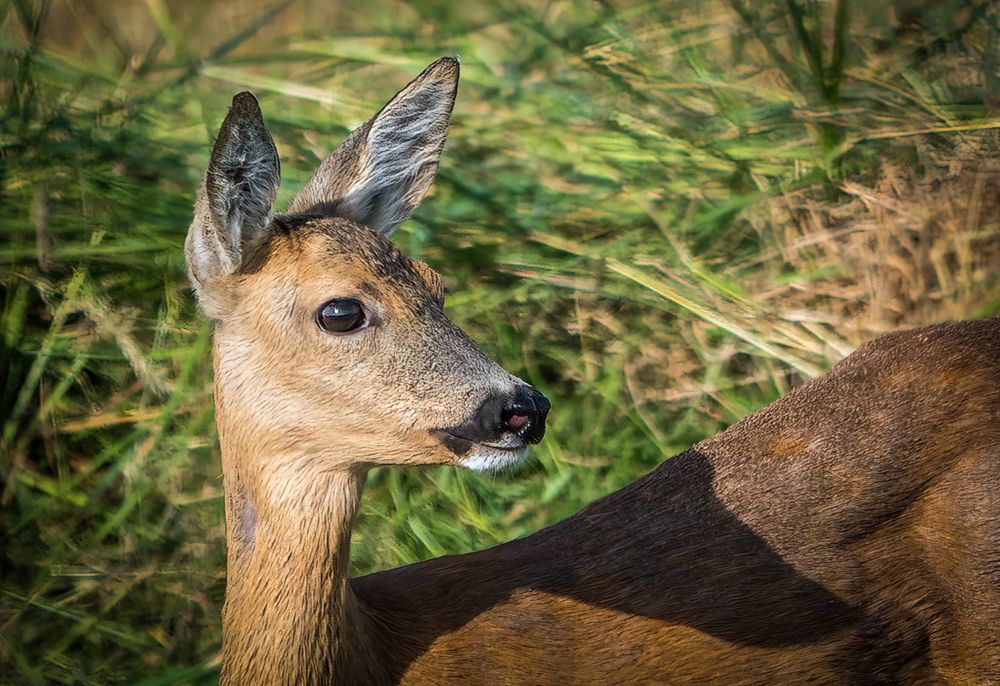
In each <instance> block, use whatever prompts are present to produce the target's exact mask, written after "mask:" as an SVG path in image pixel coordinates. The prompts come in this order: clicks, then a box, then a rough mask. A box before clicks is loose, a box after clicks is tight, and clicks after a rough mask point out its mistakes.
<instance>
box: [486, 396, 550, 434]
mask: <svg viewBox="0 0 1000 686" xmlns="http://www.w3.org/2000/svg"><path fill="white" fill-rule="evenodd" d="M551 406H552V405H551V403H549V399H548V398H546V397H545V396H544V395H542V394H541V393H539V392H538V391H536V390H535V389H534V388H532V387H531V386H518V388H517V390H516V391H515V392H514V398H513V399H512V400H511V402H510V403H509V404H507V405H506V406H505V407H504V408H503V410H502V411H501V412H500V426H499V429H500V431H501V432H502V433H506V432H511V433H515V434H517V435H518V436H520V437H521V439H522V440H523V441H524V442H525V443H538V442H539V441H540V440H542V436H544V435H545V416H546V415H547V414H548V413H549V408H550V407H551Z"/></svg>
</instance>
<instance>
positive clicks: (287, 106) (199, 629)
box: [0, 0, 1000, 684]
mask: <svg viewBox="0 0 1000 686" xmlns="http://www.w3.org/2000/svg"><path fill="white" fill-rule="evenodd" d="M0 26H2V31H0V41H2V49H3V62H2V70H3V78H2V83H0V98H2V100H3V105H4V110H3V114H2V127H0V136H2V143H0V144H2V151H3V152H2V159H0V226H2V230H3V234H2V239H0V288H2V295H0V299H2V307H3V309H2V317H3V327H2V340H0V374H2V378H0V431H2V434H0V508H2V509H0V550H2V557H0V565H2V581H0V683H18V684H20V683H30V684H49V683H88V684H89V683H95V684H96V683H144V684H180V683H210V682H212V681H213V680H214V678H215V673H216V666H215V659H216V658H215V656H216V653H217V650H218V646H219V610H220V606H221V602H222V596H223V589H224V543H225V542H224V532H223V526H222V510H223V506H222V498H221V488H222V483H221V478H220V467H219V456H218V448H217V447H216V441H215V428H214V423H213V408H212V398H211V388H210V378H211V362H210V345H211V337H210V329H209V326H208V325H207V324H206V322H205V321H204V320H203V319H202V318H201V317H200V316H198V314H197V313H196V312H195V308H194V305H193V301H192V296H191V293H190V291H189V289H188V286H187V284H186V280H185V275H184V266H183V251H182V242H183V237H184V233H185V231H186V228H187V225H188V222H189V220H190V210H191V204H192V200H193V194H194V190H195V188H196V186H197V184H198V182H199V178H200V176H201V174H202V173H203V171H204V169H205V166H206V163H207V157H208V152H209V149H210V145H211V141H212V137H213V136H214V134H215V132H216V131H217V130H218V126H219V123H220V122H221V120H222V118H223V116H224V115H225V112H226V108H227V106H228V103H229V99H230V97H231V96H232V94H233V93H235V92H237V91H238V90H241V89H243V88H250V89H252V90H254V91H255V92H256V94H257V95H258V97H259V98H260V100H261V104H262V107H263V109H264V113H265V117H266V119H267V123H268V126H269V127H270V129H271V131H272V133H273V135H274V137H275V139H276V140H277V143H278V148H279V152H280V154H281V157H282V166H283V176H284V186H283V190H282V193H281V197H280V199H279V204H280V203H284V202H287V200H288V199H289V198H290V197H291V195H292V194H293V193H294V191H295V190H296V189H297V188H298V187H300V185H301V184H302V182H304V180H305V179H306V178H307V176H308V174H309V173H310V172H311V171H312V169H313V168H314V167H315V165H316V164H317V163H318V161H319V160H320V159H321V158H322V156H323V155H324V154H325V153H326V152H327V151H328V150H329V149H331V148H332V147H333V146H334V145H335V144H336V143H337V142H339V140H341V139H342V138H343V136H344V135H345V134H346V133H347V132H348V131H349V130H350V129H351V128H353V127H354V126H356V125H357V124H359V123H360V122H361V121H363V120H364V119H365V118H367V117H368V116H369V115H370V114H371V113H372V112H374V111H375V110H376V109H377V108H378V107H379V106H380V105H381V104H382V103H383V102H384V101H385V100H387V99H388V98H389V97H390V96H391V95H392V94H393V93H394V92H395V91H396V90H397V89H398V88H399V87H401V86H402V85H403V84H404V83H405V82H406V81H407V80H408V79H409V78H411V77H412V76H413V75H415V74H416V73H417V72H419V70H420V69H421V68H422V67H423V66H424V65H425V64H427V63H428V62H430V61H431V60H433V59H434V58H436V57H438V56H440V55H442V54H458V55H461V57H462V59H463V63H462V69H463V75H462V84H461V88H460V92H459V101H458V106H457V110H456V114H455V118H454V126H453V129H452V133H451V137H450V141H449V143H448V146H447V149H446V154H445V157H444V160H443V163H442V165H441V171H440V173H439V178H438V181H437V184H436V188H435V191H434V192H433V195H432V196H431V197H430V198H429V199H428V201H427V202H426V203H425V204H424V206H423V207H422V208H421V209H420V210H419V211H418V213H417V214H416V216H415V217H414V218H413V219H412V220H411V221H410V222H408V224H407V225H406V226H405V227H404V228H403V229H402V230H401V231H400V232H399V234H398V237H397V241H398V242H399V243H400V244H401V245H402V246H403V247H404V248H405V249H407V250H408V251H409V252H410V254H411V255H413V256H415V257H417V258H419V259H422V260H425V261H427V262H429V263H430V264H431V265H432V266H434V267H435V268H437V269H438V270H439V271H440V272H441V273H442V274H443V275H444V276H445V280H446V282H447V285H448V287H449V289H450V293H451V295H450V296H449V310H450V313H451V314H452V316H453V317H454V318H455V319H456V320H457V321H458V322H459V323H460V324H461V325H462V326H463V327H464V328H466V329H467V330H468V331H469V332H470V333H471V334H472V335H473V337H474V338H476V339H477V340H478V341H480V342H481V343H482V344H483V345H484V347H485V348H486V349H487V350H488V351H489V352H490V353H491V354H492V355H493V356H494V357H495V358H497V359H498V360H500V361H501V362H502V363H503V364H504V365H505V366H506V367H507V368H508V369H510V370H511V371H512V372H514V373H516V374H518V375H520V376H522V377H523V378H525V379H527V380H528V381H530V382H531V383H533V384H535V385H536V386H538V387H539V388H541V389H542V390H543V391H545V392H546V393H547V394H548V395H549V396H550V397H551V398H552V399H553V403H554V411H553V413H552V415H551V426H550V432H549V434H548V437H547V438H546V440H545V442H544V443H543V444H542V445H540V446H539V447H538V448H537V449H536V450H535V451H534V453H533V459H532V460H531V461H530V463H529V464H528V465H527V466H526V467H525V468H523V469H522V470H520V471H519V472H518V473H516V474H513V475H501V476H495V477H491V476H477V475H474V474H468V473H462V472H458V471H456V470H454V469H434V470H430V469H428V470H422V471H421V470H414V471H403V470H393V469H386V470H378V471H376V472H374V473H373V474H372V476H371V479H370V482H369V488H368V491H367V493H366V496H365V499H364V504H363V513H362V516H361V518H360V521H359V523H358V526H357V528H356V531H355V536H354V548H353V566H354V571H355V572H356V573H358V574H360V573H365V572H368V571H371V570H375V569H379V568H384V567H388V566H394V565H398V564H401V563H405V562H410V561H413V560H418V559H422V558H426V557H430V556H435V555H440V554H444V553H454V552H461V551H468V550H473V549H477V548H481V547H484V546H488V545H490V544H493V543H496V542H499V541H503V540H506V539H509V538H511V537H516V536H520V535H523V534H526V533H528V532H531V531H534V530H536V529H537V528H539V527H541V526H543V525H545V524H548V523H551V522H553V521H556V520H558V519H560V518H563V517H566V516H568V515H570V514H571V513H573V512H574V511H576V510H577V509H578V508H579V507H581V506H582V505H583V504H585V503H587V502H589V501H591V500H593V499H594V498H596V497H599V496H600V495H602V494H605V493H608V492H610V491H612V490H613V489H615V488H617V487H619V486H621V485H623V484H625V483H627V482H628V481H630V480H632V479H634V478H636V477H637V476H638V475H640V474H642V473H644V472H645V471H647V470H649V469H650V468H652V467H653V466H654V465H656V464H658V463H659V462H660V461H662V460H663V459H664V457H665V456H668V455H670V454H672V453H674V452H676V451H679V450H681V449H682V448H684V447H686V446H687V445H688V444H690V443H691V442H693V441H695V440H697V439H699V438H702V437H704V436H707V435H711V434H712V433H714V432H716V431H718V430H719V429H720V428H722V427H724V426H725V425H727V424H729V423H731V422H732V421H734V420H735V419H737V418H739V417H741V416H743V415H744V414H746V413H747V412H750V411H752V410H754V409H755V408H758V407H760V406H762V405H764V404H765V403H767V402H769V401H771V400H772V399H774V398H776V397H778V396H779V395H781V394H782V393H783V392H785V391H786V390H787V389H788V388H789V387H790V386H792V385H794V384H796V383H800V382H801V381H802V380H804V379H807V378H810V377H812V376H814V375H816V374H819V373H821V372H822V370H823V369H825V368H827V367H829V365H830V364H832V363H833V362H834V361H836V360H837V359H839V358H840V357H842V356H843V355H845V354H847V353H848V352H849V351H850V350H851V349H852V348H853V347H854V346H855V345H857V344H858V343H859V342H861V341H863V340H867V339H869V338H871V337H873V336H874V335H876V334H878V333H879V332H882V331H885V330H890V329H894V328H897V327H901V326H913V325H918V324H921V323H925V322H929V321H934V320H939V319H947V318H957V317H975V316H984V315H987V314H991V313H995V312H997V311H998V310H1000V240H998V239H1000V183H998V182H1000V163H998V155H997V153H998V151H1000V138H998V135H997V130H998V127H1000V71H998V45H1000V10H998V9H997V7H996V5H995V4H994V3H991V2H990V1H989V0H941V1H939V2H936V3H925V2H919V1H917V0H868V1H867V2H864V3H854V2H849V1H848V0H831V1H830V2H810V1H808V0H781V1H778V0H761V1H757V0H754V2H750V1H749V0H728V1H726V0H705V1H704V2H694V1H691V0H665V1H658V2H617V1H616V2H590V1H586V2H585V1H583V0H580V1H571V0H551V1H550V0H510V1H505V2H501V3H494V2H488V3H487V2H479V3H476V2H429V1H428V2H410V3H402V2H392V1H389V0H381V1H380V2H376V3H366V4H365V6H364V7H362V5H360V4H358V3H344V4H343V6H340V5H339V4H338V3H330V2H320V1H319V0H315V1H313V0H302V1H299V2H292V3H284V4H281V5H273V4H272V5H267V4H264V3H259V2H252V1H250V0H238V1H234V2H226V3H211V2H208V1H207V0H205V1H202V0H188V1H176V2H174V1H169V0H146V2H132V3H101V2H97V1H96V0H80V1H77V2H66V1H58V0H52V1H51V2H44V1H42V2H31V1H30V0H13V1H11V0H4V1H0Z"/></svg>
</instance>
